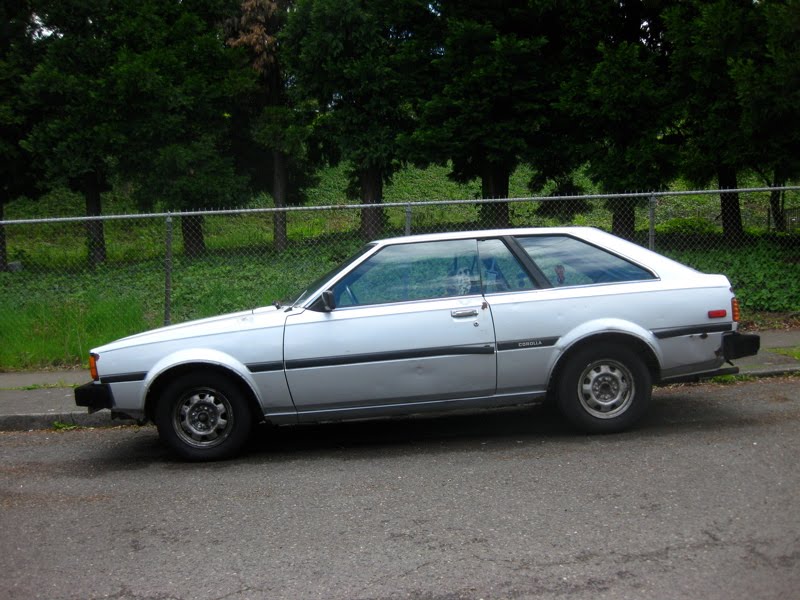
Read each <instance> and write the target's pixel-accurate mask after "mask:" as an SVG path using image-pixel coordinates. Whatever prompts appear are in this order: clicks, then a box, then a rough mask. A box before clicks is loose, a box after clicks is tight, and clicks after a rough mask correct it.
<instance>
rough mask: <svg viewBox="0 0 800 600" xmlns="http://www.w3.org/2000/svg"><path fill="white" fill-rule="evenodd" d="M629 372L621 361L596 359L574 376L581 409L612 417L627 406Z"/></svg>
mask: <svg viewBox="0 0 800 600" xmlns="http://www.w3.org/2000/svg"><path fill="white" fill-rule="evenodd" d="M635 392H636V389H635V386H634V381H633V375H632V374H631V371H630V369H628V367H626V366H625V365H624V364H622V363H620V362H618V361H615V360H611V359H603V360H598V361H595V362H593V363H591V364H590V365H588V366H587V367H586V368H585V369H584V370H583V372H582V373H581V376H580V378H579V379H578V399H579V400H580V403H581V406H582V407H583V409H584V410H585V411H586V412H588V413H589V414H590V415H592V416H593V417H596V418H598V419H613V418H614V417H618V416H619V415H621V414H622V413H624V412H625V411H626V410H628V408H630V405H631V403H632V402H633V398H634V395H635Z"/></svg>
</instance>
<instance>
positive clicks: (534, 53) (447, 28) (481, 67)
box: [412, 0, 551, 226]
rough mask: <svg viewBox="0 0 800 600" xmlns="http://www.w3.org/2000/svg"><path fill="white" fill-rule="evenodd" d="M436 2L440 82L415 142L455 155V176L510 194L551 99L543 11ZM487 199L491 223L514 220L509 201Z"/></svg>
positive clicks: (484, 211) (432, 153)
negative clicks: (515, 173) (513, 176)
mask: <svg viewBox="0 0 800 600" xmlns="http://www.w3.org/2000/svg"><path fill="white" fill-rule="evenodd" d="M434 10H435V13H436V15H437V17H438V18H439V19H440V21H441V27H440V29H439V31H438V33H439V35H441V39H440V40H439V41H436V40H434V41H433V42H432V43H431V46H432V47H433V48H434V50H436V53H435V55H434V60H433V65H434V68H435V77H436V79H435V81H436V84H437V87H436V88H435V89H434V90H433V93H432V95H431V97H430V98H429V99H427V101H425V102H423V104H422V106H421V123H420V126H419V127H418V129H417V130H416V131H415V132H414V134H413V137H412V140H413V143H414V144H415V145H417V146H418V147H419V149H420V150H421V151H422V152H423V153H424V155H425V156H426V157H427V158H429V159H431V160H434V161H437V162H442V163H444V162H448V161H449V162H450V164H451V165H452V171H451V177H452V178H453V179H455V180H456V181H461V182H466V181H470V180H472V179H475V178H480V180H481V196H482V197H483V198H506V197H508V181H509V176H510V174H511V172H512V171H513V170H514V169H515V168H516V166H517V165H518V164H519V162H520V161H521V160H522V158H523V157H524V156H526V154H527V152H528V149H529V148H530V144H531V140H532V138H533V137H534V136H535V134H536V133H537V131H538V130H539V129H540V128H541V127H542V122H543V120H544V113H545V111H546V108H545V107H546V105H547V103H548V101H549V100H550V99H551V97H549V96H548V95H547V88H548V84H549V83H550V81H548V80H547V77H546V76H545V75H544V73H543V72H544V71H545V70H547V69H548V68H549V67H550V65H549V64H548V63H547V61H546V60H545V54H546V51H545V48H546V46H547V42H548V39H547V37H546V36H545V35H544V33H543V32H542V31H541V26H540V22H539V18H540V16H541V15H540V14H539V13H538V11H535V10H532V9H531V8H530V7H529V6H528V2H524V1H521V0H520V1H512V2H505V1H504V2H486V1H477V0H475V1H473V0H468V1H455V0H453V1H450V0H443V1H441V2H438V3H436V4H435V7H434ZM480 207H481V209H480V219H481V221H482V222H483V223H484V224H486V225H498V226H504V225H508V223H509V213H508V206H507V205H506V204H481V205H480Z"/></svg>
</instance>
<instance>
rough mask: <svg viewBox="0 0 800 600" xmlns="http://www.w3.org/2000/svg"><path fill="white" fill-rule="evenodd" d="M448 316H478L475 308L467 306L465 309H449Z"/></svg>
mask: <svg viewBox="0 0 800 600" xmlns="http://www.w3.org/2000/svg"><path fill="white" fill-rule="evenodd" d="M450 316H452V317H454V318H456V319H463V318H465V317H477V316H478V310H477V309H475V308H467V309H464V310H453V311H450Z"/></svg>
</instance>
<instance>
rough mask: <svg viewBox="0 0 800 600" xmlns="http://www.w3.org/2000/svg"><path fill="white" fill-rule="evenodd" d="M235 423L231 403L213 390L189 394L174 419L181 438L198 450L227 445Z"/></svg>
mask: <svg viewBox="0 0 800 600" xmlns="http://www.w3.org/2000/svg"><path fill="white" fill-rule="evenodd" d="M233 422H234V421H233V410H232V409H231V404H230V402H229V401H228V399H227V398H226V397H225V395H224V394H222V393H221V392H220V391H218V390H214V389H211V388H198V389H194V390H191V391H189V392H187V393H185V394H184V395H183V396H182V397H181V400H180V402H178V403H177V404H176V406H175V412H174V413H173V416H172V424H173V427H174V429H175V432H176V433H177V434H178V437H179V438H180V439H181V441H183V442H184V443H186V444H188V445H190V446H193V447H195V448H211V447H214V446H218V445H219V444H221V443H222V442H224V441H225V440H226V439H227V438H228V437H229V436H230V434H231V431H233Z"/></svg>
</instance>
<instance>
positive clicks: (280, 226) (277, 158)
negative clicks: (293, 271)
mask: <svg viewBox="0 0 800 600" xmlns="http://www.w3.org/2000/svg"><path fill="white" fill-rule="evenodd" d="M286 162H287V161H286V154H285V153H283V152H281V151H279V150H275V151H274V152H273V153H272V163H273V166H272V197H273V198H274V200H275V208H285V207H286V194H287V190H288V187H289V173H288V171H287V167H286ZM273 214H274V219H273V236H274V239H275V250H277V251H278V252H283V251H284V250H286V247H287V246H288V245H289V237H288V235H287V233H286V213H285V212H283V211H281V212H276V213H273Z"/></svg>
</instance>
